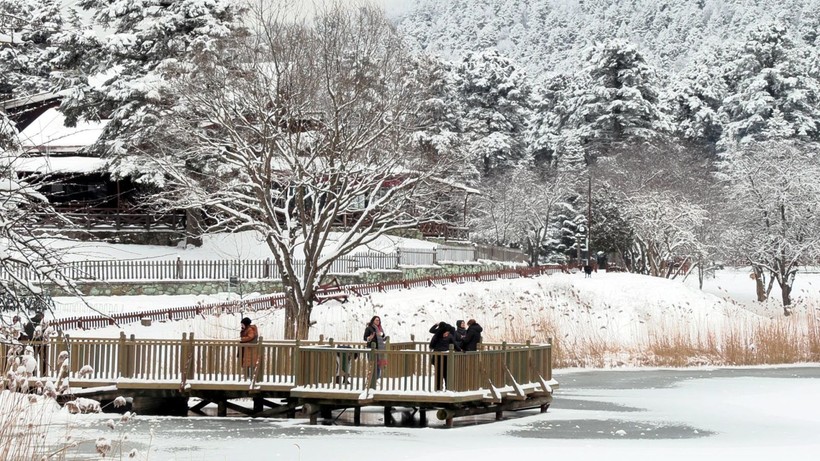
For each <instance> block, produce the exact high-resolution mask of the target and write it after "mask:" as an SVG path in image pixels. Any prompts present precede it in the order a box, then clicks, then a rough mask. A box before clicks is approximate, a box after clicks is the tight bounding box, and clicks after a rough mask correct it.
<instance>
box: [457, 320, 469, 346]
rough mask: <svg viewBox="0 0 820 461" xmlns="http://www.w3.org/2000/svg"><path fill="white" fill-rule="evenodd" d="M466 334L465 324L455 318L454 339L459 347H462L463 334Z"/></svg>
mask: <svg viewBox="0 0 820 461" xmlns="http://www.w3.org/2000/svg"><path fill="white" fill-rule="evenodd" d="M466 334H467V325H466V324H465V323H464V320H456V335H455V341H456V344H457V345H458V347H459V349H461V348H462V346H463V343H464V336H465V335H466Z"/></svg>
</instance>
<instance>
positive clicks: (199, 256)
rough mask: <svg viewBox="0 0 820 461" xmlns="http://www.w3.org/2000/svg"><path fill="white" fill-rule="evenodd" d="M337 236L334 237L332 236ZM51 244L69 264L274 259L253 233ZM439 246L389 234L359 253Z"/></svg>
mask: <svg viewBox="0 0 820 461" xmlns="http://www.w3.org/2000/svg"><path fill="white" fill-rule="evenodd" d="M332 236H333V234H331V237H332ZM46 243H47V245H48V246H49V247H52V248H56V249H61V250H62V251H63V252H64V253H65V260H66V261H78V260H110V259H115V260H149V259H163V260H167V259H176V258H181V259H185V260H218V259H230V260H245V259H265V258H269V257H270V249H269V248H268V246H267V244H266V243H265V241H264V240H263V239H262V238H261V237H260V234H258V233H256V232H252V231H248V232H237V233H233V234H211V235H206V236H205V237H204V238H203V242H202V246H199V247H195V246H193V245H188V246H187V247H186V246H184V245H180V246H177V247H169V246H164V245H129V244H122V243H108V242H93V241H80V242H78V241H76V240H71V239H59V238H55V239H48V240H47V241H46ZM436 245H437V244H436V243H434V242H430V241H427V240H418V239H410V238H404V237H395V236H389V235H385V236H382V237H379V238H377V239H376V240H374V241H373V242H371V243H370V244H368V245H365V246H361V247H359V248H358V249H357V250H356V251H357V252H364V251H380V252H386V253H391V252H394V251H395V250H396V248H414V249H431V248H435V247H436Z"/></svg>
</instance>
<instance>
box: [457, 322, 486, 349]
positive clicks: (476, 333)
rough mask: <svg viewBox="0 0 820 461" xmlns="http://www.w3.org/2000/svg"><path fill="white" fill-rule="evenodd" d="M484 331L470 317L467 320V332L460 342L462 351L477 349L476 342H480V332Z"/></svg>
mask: <svg viewBox="0 0 820 461" xmlns="http://www.w3.org/2000/svg"><path fill="white" fill-rule="evenodd" d="M482 331H484V329H483V328H481V325H479V324H478V322H476V321H475V319H470V320H469V321H467V334H465V335H464V341H463V342H462V343H461V348H462V349H463V350H464V352H469V351H475V350H477V349H478V343H480V342H481V332H482Z"/></svg>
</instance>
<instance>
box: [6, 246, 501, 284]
mask: <svg viewBox="0 0 820 461" xmlns="http://www.w3.org/2000/svg"><path fill="white" fill-rule="evenodd" d="M478 256H479V254H478V252H477V250H476V248H475V247H473V246H462V247H457V246H444V245H440V246H438V247H436V248H429V249H421V248H400V249H398V250H397V251H396V252H394V253H375V252H368V253H356V254H352V255H347V256H343V257H341V258H339V259H337V260H336V261H334V262H333V263H332V264H331V267H330V271H329V272H330V273H331V274H352V273H355V272H356V271H358V270H359V269H375V270H390V269H398V268H399V267H405V266H433V265H436V264H438V263H440V262H446V263H454V262H455V263H465V262H475V261H477V260H478ZM499 260H501V259H499ZM294 263H295V268H294V269H295V272H296V273H297V274H299V275H301V274H302V273H303V271H304V267H305V262H304V261H302V260H297V261H295V262H294ZM61 270H62V271H63V272H64V273H65V274H66V276H67V277H69V278H71V279H73V280H226V279H230V278H232V277H237V278H239V279H242V280H247V279H278V278H280V274H279V268H278V267H277V266H276V263H275V262H274V261H273V260H272V259H245V260H183V259H179V258H177V259H175V260H154V261H151V260H141V261H124V260H105V261H74V262H69V263H66V264H65V265H63V266H61ZM9 274H13V277H14V278H16V279H18V280H37V276H36V274H35V273H34V271H32V270H31V269H30V268H28V267H26V266H23V265H17V266H15V265H14V264H13V263H7V264H6V267H5V268H4V270H3V271H0V278H2V279H6V280H9V279H10V277H9Z"/></svg>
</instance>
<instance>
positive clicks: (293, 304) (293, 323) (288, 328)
mask: <svg viewBox="0 0 820 461" xmlns="http://www.w3.org/2000/svg"><path fill="white" fill-rule="evenodd" d="M287 300H288V302H287V305H286V306H285V339H297V337H298V336H297V332H298V330H297V328H298V324H299V304H298V302H297V301H296V297H295V296H293V295H291V294H290V293H288V296H287Z"/></svg>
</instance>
